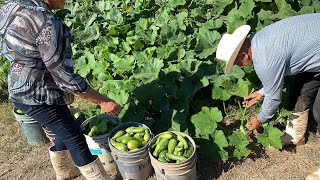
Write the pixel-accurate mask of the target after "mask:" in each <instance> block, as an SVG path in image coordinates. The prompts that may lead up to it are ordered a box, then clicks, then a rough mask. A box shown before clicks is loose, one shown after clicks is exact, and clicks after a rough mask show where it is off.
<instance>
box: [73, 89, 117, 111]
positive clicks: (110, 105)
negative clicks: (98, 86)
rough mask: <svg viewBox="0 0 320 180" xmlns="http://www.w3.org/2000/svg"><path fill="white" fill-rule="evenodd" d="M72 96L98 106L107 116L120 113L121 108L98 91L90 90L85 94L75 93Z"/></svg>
mask: <svg viewBox="0 0 320 180" xmlns="http://www.w3.org/2000/svg"><path fill="white" fill-rule="evenodd" d="M74 95H76V96H77V97H80V98H82V99H85V100H87V101H90V102H93V103H95V104H98V105H99V106H100V107H101V109H102V110H103V111H105V112H106V113H108V114H112V115H114V114H118V113H119V112H120V111H121V108H120V107H119V106H118V105H117V103H116V102H114V101H113V100H112V99H109V98H107V97H105V96H103V95H102V94H100V93H99V92H98V91H96V90H94V89H92V88H90V89H89V91H88V92H86V93H79V92H75V93H74Z"/></svg>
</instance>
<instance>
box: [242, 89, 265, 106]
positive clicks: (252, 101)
mask: <svg viewBox="0 0 320 180" xmlns="http://www.w3.org/2000/svg"><path fill="white" fill-rule="evenodd" d="M261 98H262V94H260V93H259V92H258V91H255V92H253V93H251V94H249V96H247V97H244V98H243V102H242V106H243V107H246V106H247V108H249V107H250V106H252V105H254V104H256V103H257V102H258V101H259V100H260V99H261ZM248 100H249V102H247V101H248Z"/></svg>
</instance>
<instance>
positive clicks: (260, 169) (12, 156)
mask: <svg viewBox="0 0 320 180" xmlns="http://www.w3.org/2000/svg"><path fill="white" fill-rule="evenodd" d="M11 111H12V106H11V104H10V103H1V104H0V179H1V180H16V179H17V180H53V179H55V177H54V171H53V168H52V166H51V163H50V160H49V155H48V148H49V146H50V144H49V143H48V144H47V145H44V146H41V147H35V146H31V145H29V143H28V142H27V139H26V138H25V136H24V134H23V132H22V130H21V128H20V126H19V124H18V122H17V121H16V120H15V119H14V117H13V115H12V113H11ZM319 150H320V143H319V140H318V139H317V138H316V137H315V136H314V135H310V136H309V140H308V141H307V143H306V145H303V146H299V147H297V148H291V149H288V150H282V151H279V150H274V149H269V150H268V151H266V152H264V153H263V154H259V153H257V154H254V155H253V156H252V157H251V158H247V159H245V160H243V161H237V162H228V163H222V162H210V161H208V160H206V158H205V157H201V158H200V159H199V161H198V163H197V175H198V177H199V178H198V179H203V180H209V179H219V180H250V179H252V180H267V179H268V180H273V179H274V180H276V179H277V180H278V179H279V180H300V179H301V180H302V179H304V178H305V177H306V176H307V174H309V173H311V172H313V171H315V170H317V169H318V168H320V161H319V160H320V151H319ZM76 179H77V180H83V179H84V178H83V177H78V178H76ZM120 179H121V178H120ZM152 179H155V178H152Z"/></svg>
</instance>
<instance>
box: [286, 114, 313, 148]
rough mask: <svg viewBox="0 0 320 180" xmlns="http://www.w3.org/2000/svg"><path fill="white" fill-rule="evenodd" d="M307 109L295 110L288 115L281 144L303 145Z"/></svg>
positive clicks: (306, 123)
mask: <svg viewBox="0 0 320 180" xmlns="http://www.w3.org/2000/svg"><path fill="white" fill-rule="evenodd" d="M308 113H309V109H307V110H305V111H302V112H295V113H292V114H291V115H290V118H289V120H288V122H287V126H286V130H285V134H284V135H283V136H282V137H281V142H282V144H283V146H286V145H292V144H293V145H296V146H300V145H304V144H305V136H304V135H305V132H306V130H307V125H308Z"/></svg>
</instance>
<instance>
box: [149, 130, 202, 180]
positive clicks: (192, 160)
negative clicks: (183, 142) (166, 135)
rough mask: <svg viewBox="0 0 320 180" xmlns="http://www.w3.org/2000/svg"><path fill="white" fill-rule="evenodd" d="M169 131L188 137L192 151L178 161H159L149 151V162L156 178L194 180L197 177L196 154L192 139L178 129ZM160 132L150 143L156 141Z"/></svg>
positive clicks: (161, 179)
mask: <svg viewBox="0 0 320 180" xmlns="http://www.w3.org/2000/svg"><path fill="white" fill-rule="evenodd" d="M170 132H171V133H174V134H176V135H178V134H180V135H181V136H183V137H185V138H188V140H189V141H190V142H191V144H192V145H193V149H194V151H193V153H192V155H191V156H190V157H189V158H188V159H187V160H186V161H184V162H180V163H163V162H160V161H158V160H157V159H156V158H155V157H153V155H152V153H151V152H150V151H149V156H150V159H151V164H152V166H153V168H154V171H155V174H156V177H157V180H168V179H174V180H195V179H197V170H196V165H197V154H196V144H195V142H194V140H193V139H192V138H191V137H190V136H188V135H186V134H184V133H182V132H178V131H170ZM161 134H162V133H161ZM161 134H158V135H157V136H155V137H154V138H153V139H152V141H151V145H152V144H154V143H155V142H156V140H157V137H159V136H160V135H161Z"/></svg>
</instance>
